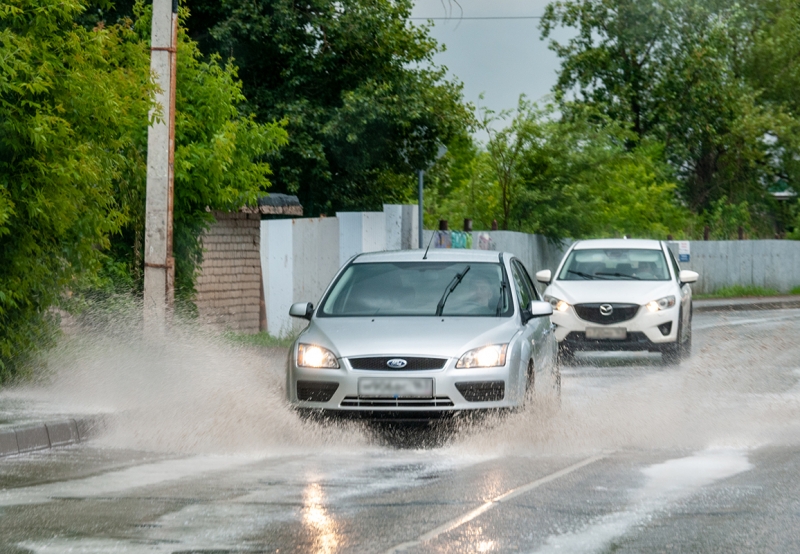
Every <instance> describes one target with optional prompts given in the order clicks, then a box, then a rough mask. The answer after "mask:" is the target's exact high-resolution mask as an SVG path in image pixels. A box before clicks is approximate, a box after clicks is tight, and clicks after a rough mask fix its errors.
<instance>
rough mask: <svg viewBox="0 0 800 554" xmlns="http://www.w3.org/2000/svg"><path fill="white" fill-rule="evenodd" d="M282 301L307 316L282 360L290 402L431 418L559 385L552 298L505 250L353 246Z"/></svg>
mask: <svg viewBox="0 0 800 554" xmlns="http://www.w3.org/2000/svg"><path fill="white" fill-rule="evenodd" d="M289 313H290V315H292V316H294V317H302V318H306V319H308V320H309V321H310V323H309V325H308V327H306V328H305V330H303V332H302V333H301V334H300V336H299V337H298V339H297V341H296V342H295V344H294V345H293V347H292V352H291V354H290V356H289V360H288V364H287V365H288V367H287V375H286V376H287V387H286V388H287V394H288V399H289V402H290V403H291V404H292V405H293V406H295V407H298V408H312V409H315V410H319V411H322V412H325V413H334V414H348V415H355V416H359V417H366V418H384V417H385V418H390V419H391V418H398V419H406V418H412V419H413V418H424V419H432V418H436V417H439V416H443V415H448V414H453V413H456V412H460V411H465V410H487V409H497V408H516V407H520V406H522V405H523V404H524V402H525V399H526V392H527V391H528V390H529V389H530V388H531V387H534V386H535V387H536V390H537V391H542V392H548V393H555V394H560V385H561V377H560V373H559V370H558V367H557V365H556V358H557V356H556V353H557V341H556V339H555V335H554V332H553V330H554V327H553V326H552V324H551V322H550V315H551V314H552V313H553V310H552V306H551V305H550V304H549V303H548V302H544V301H542V300H541V298H540V297H539V294H538V292H537V291H536V289H535V287H534V286H533V282H532V281H531V278H530V276H529V275H528V272H527V270H526V269H525V267H524V266H523V265H522V263H521V262H520V261H519V260H518V259H516V258H515V257H514V256H513V254H509V253H506V252H488V251H481V250H434V251H431V252H430V253H426V254H425V255H423V253H422V251H421V250H411V251H401V252H379V253H369V254H361V255H358V256H355V257H354V258H352V259H351V260H350V261H349V262H348V263H347V264H345V265H344V267H342V269H340V270H339V273H338V274H337V275H336V277H335V278H334V279H333V281H332V283H331V284H330V285H329V286H328V289H327V290H326V291H325V294H324V295H323V297H322V301H321V302H320V304H319V306H318V307H316V308H314V307H313V306H312V305H311V304H310V303H305V302H303V303H297V304H293V305H292V307H291V309H290V311H289Z"/></svg>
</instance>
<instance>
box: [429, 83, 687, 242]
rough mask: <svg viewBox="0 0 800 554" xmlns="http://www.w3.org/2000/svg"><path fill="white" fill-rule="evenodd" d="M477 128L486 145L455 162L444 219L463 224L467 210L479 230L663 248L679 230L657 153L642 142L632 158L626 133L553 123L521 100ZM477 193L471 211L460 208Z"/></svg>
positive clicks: (607, 126) (587, 115) (615, 126)
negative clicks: (625, 240)
mask: <svg viewBox="0 0 800 554" xmlns="http://www.w3.org/2000/svg"><path fill="white" fill-rule="evenodd" d="M506 121H508V124H507V125H506V126H504V127H500V125H501V124H502V123H504V122H506ZM481 125H482V126H484V128H485V129H487V136H488V137H489V139H488V142H487V144H486V145H485V148H484V149H482V150H480V151H478V150H476V151H475V152H474V154H473V155H472V156H471V157H467V158H465V159H462V160H460V162H459V163H460V165H461V166H462V167H464V168H469V169H470V171H467V172H466V175H465V177H463V178H462V179H461V180H460V182H458V183H457V184H454V185H453V186H451V190H450V192H449V194H448V200H447V201H444V202H441V203H440V206H441V213H442V214H443V216H444V217H445V218H447V217H453V215H455V214H457V215H456V217H458V218H460V217H462V216H465V217H475V216H474V215H472V216H470V215H465V213H469V212H468V211H466V210H465V208H467V210H474V211H472V212H471V213H472V214H479V215H478V217H477V219H478V221H480V222H482V223H483V227H482V228H488V226H486V222H487V221H491V220H492V219H497V220H498V222H502V227H503V228H505V229H511V230H516V231H525V232H529V233H537V234H541V235H544V236H546V237H548V238H550V239H552V240H558V239H561V238H564V237H571V238H584V237H604V236H622V235H635V236H649V237H654V238H666V236H667V235H668V234H670V233H674V234H675V235H678V234H679V232H680V231H681V229H682V228H683V227H684V226H685V224H686V217H685V215H684V211H685V210H684V209H683V208H682V207H681V206H679V205H678V204H677V202H676V194H675V192H676V191H675V189H676V184H675V182H674V180H673V179H672V173H671V170H670V168H669V167H668V166H667V165H666V164H665V163H664V162H663V146H662V145H661V144H659V143H657V142H652V141H648V142H643V143H641V144H639V145H638V146H637V147H635V148H629V147H628V146H627V145H628V144H629V142H630V141H631V140H632V135H633V133H632V132H631V131H630V130H629V129H628V128H627V127H626V126H624V125H620V124H619V123H616V122H614V121H612V120H611V119H609V118H607V117H603V116H600V115H598V114H595V113H591V112H589V111H584V112H583V113H581V114H578V113H577V111H575V112H574V113H573V114H572V115H571V117H570V118H569V119H559V118H557V117H556V114H555V113H554V108H553V107H552V106H546V107H544V108H539V107H537V106H536V105H535V104H532V103H530V102H529V101H527V100H526V99H525V98H524V97H523V98H520V101H519V105H518V107H517V110H516V111H515V112H513V113H512V112H500V113H495V112H492V111H491V110H483V111H482V113H481ZM495 127H500V129H499V130H495ZM462 171H463V170H462ZM476 193H477V194H478V195H479V196H480V199H479V201H478V202H472V201H470V202H465V201H464V199H471V198H474V196H475V195H476ZM459 207H460V209H461V211H459ZM487 210H489V211H491V210H493V213H488V214H487V213H485V212H486V211H487Z"/></svg>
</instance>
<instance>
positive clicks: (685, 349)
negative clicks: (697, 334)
mask: <svg viewBox="0 0 800 554" xmlns="http://www.w3.org/2000/svg"><path fill="white" fill-rule="evenodd" d="M686 335H687V337H686V340H685V341H683V346H682V347H681V359H682V360H688V359H689V358H690V357H691V356H692V320H691V319H689V328H688V329H686Z"/></svg>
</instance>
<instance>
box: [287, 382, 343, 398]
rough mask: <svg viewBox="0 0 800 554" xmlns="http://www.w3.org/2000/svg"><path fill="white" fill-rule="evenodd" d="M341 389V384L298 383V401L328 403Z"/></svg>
mask: <svg viewBox="0 0 800 554" xmlns="http://www.w3.org/2000/svg"><path fill="white" fill-rule="evenodd" d="M338 388H339V383H331V382H329V381H298V382H297V399H298V400H301V401H307V402H327V401H328V400H330V399H331V397H333V393H335V392H336V389H338Z"/></svg>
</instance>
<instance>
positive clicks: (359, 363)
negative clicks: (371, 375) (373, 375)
mask: <svg viewBox="0 0 800 554" xmlns="http://www.w3.org/2000/svg"><path fill="white" fill-rule="evenodd" d="M348 359H349V360H350V365H351V366H352V368H353V369H377V370H381V369H382V370H385V371H415V370H422V369H442V368H443V367H444V365H445V364H446V363H447V358H417V357H414V356H375V357H372V358H348ZM389 360H405V361H406V366H405V367H402V368H394V367H389V366H388V365H386V362H388V361H389Z"/></svg>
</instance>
